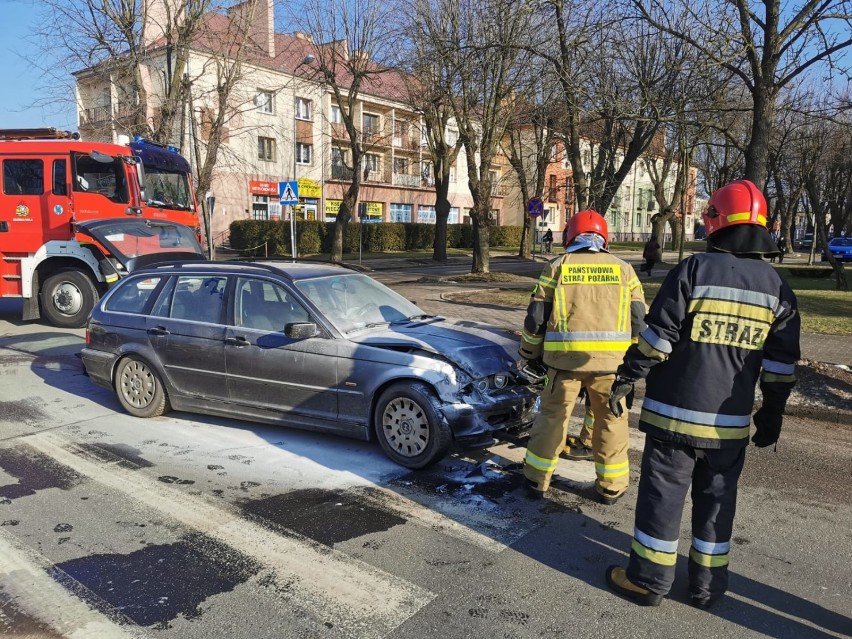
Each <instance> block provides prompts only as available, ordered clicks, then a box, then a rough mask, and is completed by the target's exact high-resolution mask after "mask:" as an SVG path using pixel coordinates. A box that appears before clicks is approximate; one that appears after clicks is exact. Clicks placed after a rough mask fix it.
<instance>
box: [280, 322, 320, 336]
mask: <svg viewBox="0 0 852 639" xmlns="http://www.w3.org/2000/svg"><path fill="white" fill-rule="evenodd" d="M284 334H285V335H286V336H287V337H292V338H293V339H307V338H308V337H313V336H314V335H316V334H317V325H316V324H314V323H313V322H293V323H292V324H287V326H285V327H284Z"/></svg>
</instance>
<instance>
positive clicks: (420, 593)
mask: <svg viewBox="0 0 852 639" xmlns="http://www.w3.org/2000/svg"><path fill="white" fill-rule="evenodd" d="M27 443H28V444H29V445H30V446H32V447H33V448H35V449H37V450H39V451H41V452H43V453H45V454H47V455H49V456H51V457H52V458H53V459H55V460H56V461H58V462H59V463H61V464H64V465H65V466H68V467H69V468H71V469H73V470H75V471H77V472H78V473H80V474H82V475H85V476H87V477H89V478H90V479H92V480H94V481H96V482H98V483H100V484H102V485H104V486H107V487H108V488H110V489H112V490H116V491H118V492H121V493H124V494H126V495H127V496H128V497H130V498H132V499H134V500H136V501H138V502H141V503H142V504H145V505H146V506H149V507H150V508H152V509H155V510H157V511H159V512H161V513H165V514H166V515H168V516H169V517H171V518H172V519H174V520H175V521H178V522H180V523H182V524H184V525H185V526H187V527H190V528H193V529H195V530H198V531H200V532H202V533H204V534H206V535H208V536H210V537H212V538H213V539H216V540H218V541H220V542H222V543H224V544H227V545H228V546H231V547H232V548H234V549H235V550H238V551H239V552H241V553H243V554H246V555H248V556H250V557H252V558H254V559H256V560H258V561H259V562H261V563H262V564H264V565H265V566H267V567H269V568H270V569H272V570H273V571H276V572H278V573H280V574H281V576H282V577H285V578H286V580H288V581H291V582H293V589H294V590H296V591H297V592H298V598H297V601H300V603H302V604H303V605H304V606H305V607H307V608H310V609H312V610H315V611H316V612H317V613H318V614H317V617H318V618H328V617H330V616H331V617H334V619H335V626H336V627H337V628H340V629H342V630H343V631H344V632H346V633H347V634H351V635H352V636H356V637H364V638H365V639H366V638H373V637H375V638H376V639H378V638H379V637H384V636H385V635H386V634H387V633H388V632H390V631H391V630H393V629H394V628H396V627H397V626H398V625H399V624H401V623H402V622H404V621H405V620H406V619H408V618H410V617H411V616H412V615H414V614H415V613H417V611H418V610H420V609H421V608H422V607H423V606H425V605H427V604H428V603H429V602H430V601H431V600H432V599H434V598H435V594H434V593H432V592H430V591H428V590H426V589H424V588H421V587H420V586H417V585H415V584H413V583H411V582H409V581H406V580H404V579H401V578H399V577H396V576H395V575H392V574H389V573H386V572H384V571H382V570H380V569H378V568H375V567H373V566H370V565H369V564H366V563H364V562H362V561H360V560H357V559H354V558H352V557H350V556H349V555H347V554H345V553H342V552H340V551H337V550H334V549H333V548H329V547H327V546H323V545H321V544H318V543H317V542H313V541H311V540H308V539H304V538H302V537H301V536H299V535H297V534H296V533H292V536H284V535H281V534H276V533H274V532H272V531H270V530H268V529H266V528H264V527H262V526H260V525H258V524H255V523H253V522H251V521H248V520H246V519H243V518H242V517H240V516H238V515H237V514H235V513H233V512H231V511H230V510H229V509H228V508H225V507H223V506H222V505H212V504H208V503H207V501H206V499H205V498H204V497H198V496H190V495H186V494H184V493H183V492H181V491H180V490H179V489H175V488H171V487H169V486H168V485H167V484H162V483H159V482H155V481H152V480H150V479H148V478H146V477H145V476H144V475H142V474H141V473H139V472H137V471H133V470H128V469H125V468H121V467H120V466H118V465H117V464H110V465H106V466H105V465H103V464H99V463H95V462H92V461H89V460H88V459H85V458H83V457H80V456H78V455H77V454H75V453H74V452H73V451H72V450H68V449H67V448H66V447H70V448H73V446H74V444H73V443H71V442H69V441H67V440H65V439H64V438H62V437H60V436H58V435H56V434H54V433H38V434H36V435H33V436H32V437H28V438H27Z"/></svg>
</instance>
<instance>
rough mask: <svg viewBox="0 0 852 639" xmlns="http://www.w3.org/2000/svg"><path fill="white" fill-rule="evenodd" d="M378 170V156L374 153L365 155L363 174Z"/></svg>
mask: <svg viewBox="0 0 852 639" xmlns="http://www.w3.org/2000/svg"><path fill="white" fill-rule="evenodd" d="M378 170H379V156H378V155H376V154H375V153H367V154H366V155H365V156H364V172H365V173H366V172H367V171H376V172H378Z"/></svg>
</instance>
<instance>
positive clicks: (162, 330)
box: [148, 326, 171, 336]
mask: <svg viewBox="0 0 852 639" xmlns="http://www.w3.org/2000/svg"><path fill="white" fill-rule="evenodd" d="M148 335H157V336H162V335H171V333H170V332H169V331H168V330H166V329H165V328H163V327H162V326H157V327H156V328H149V329H148Z"/></svg>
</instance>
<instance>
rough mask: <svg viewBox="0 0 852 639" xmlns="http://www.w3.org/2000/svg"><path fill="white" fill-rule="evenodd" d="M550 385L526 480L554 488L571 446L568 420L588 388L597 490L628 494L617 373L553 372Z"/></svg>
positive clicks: (538, 418) (536, 426)
mask: <svg viewBox="0 0 852 639" xmlns="http://www.w3.org/2000/svg"><path fill="white" fill-rule="evenodd" d="M547 375H548V382H547V385H546V386H545V388H544V390H543V391H542V393H541V407H540V412H539V414H538V415H537V416H536V420H535V423H533V426H532V429H531V431H530V440H529V444H528V445H527V453H526V456H525V457H524V476H525V477H526V478H527V479H529V480H530V481H533V482H535V483H537V484H538V488H539V490H547V489H548V488H549V487H550V479H551V477H552V476H553V472H554V471H555V470H556V464H557V462H558V461H559V453H560V452H561V451H562V449H563V447H564V446H565V436H566V434H567V432H568V419H569V418H570V417H571V413H572V412H573V409H574V403H575V402H576V401H577V396H578V395H579V394H580V388H581V387H584V386H585V388H586V391H587V392H588V394H589V399H590V401H591V405H592V413H593V414H594V428H593V429H592V451H593V455H594V459H595V474H596V476H597V479H596V480H595V487H596V488H597V490H598V491H599V492H601V491H606V492H607V494H609V495H620V494H621V493H623V492H624V491H625V490H627V484H628V479H629V472H630V469H629V467H628V463H627V449H628V443H629V442H628V434H627V411H626V410H625V411H624V412H623V413H622V414H621V417H616V416H615V415H613V414H612V411H610V410H609V403H608V402H609V390H610V387H611V386H612V382H613V381H614V380H615V374H614V373H579V372H574V371H561V370H557V369H555V368H551V369H549V370H548V374H547Z"/></svg>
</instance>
